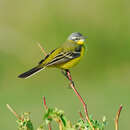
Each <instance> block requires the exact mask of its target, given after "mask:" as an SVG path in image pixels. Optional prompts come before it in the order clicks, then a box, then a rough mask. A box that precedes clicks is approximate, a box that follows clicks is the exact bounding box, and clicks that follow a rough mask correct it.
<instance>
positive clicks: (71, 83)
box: [65, 70, 95, 130]
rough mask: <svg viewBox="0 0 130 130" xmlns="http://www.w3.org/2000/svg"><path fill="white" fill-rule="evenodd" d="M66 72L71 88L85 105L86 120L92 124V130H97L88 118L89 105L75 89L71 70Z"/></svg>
mask: <svg viewBox="0 0 130 130" xmlns="http://www.w3.org/2000/svg"><path fill="white" fill-rule="evenodd" d="M65 71H66V77H67V78H68V79H69V81H70V86H71V88H72V89H73V90H74V92H75V94H76V95H77V96H78V98H79V100H80V102H81V103H82V104H83V108H84V112H85V117H86V120H87V121H88V123H89V124H90V126H91V128H92V130H95V128H94V127H93V125H92V123H91V121H90V119H89V116H88V110H87V105H86V104H85V102H84V100H83V98H82V97H81V96H80V94H79V92H78V90H77V89H76V88H75V85H74V82H73V81H72V77H71V74H70V71H69V70H65Z"/></svg>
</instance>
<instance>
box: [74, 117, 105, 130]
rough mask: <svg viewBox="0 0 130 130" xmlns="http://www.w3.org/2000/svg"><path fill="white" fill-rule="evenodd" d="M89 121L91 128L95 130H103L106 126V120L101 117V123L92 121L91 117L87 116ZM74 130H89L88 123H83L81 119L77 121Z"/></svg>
mask: <svg viewBox="0 0 130 130" xmlns="http://www.w3.org/2000/svg"><path fill="white" fill-rule="evenodd" d="M89 119H90V121H91V123H92V125H93V127H94V128H95V129H96V130H104V128H105V126H106V118H105V117H103V119H102V121H99V120H93V118H92V116H89ZM75 128H76V129H80V130H86V129H87V130H91V126H90V124H89V123H88V122H84V121H83V120H82V119H80V120H78V122H77V123H76V125H75Z"/></svg>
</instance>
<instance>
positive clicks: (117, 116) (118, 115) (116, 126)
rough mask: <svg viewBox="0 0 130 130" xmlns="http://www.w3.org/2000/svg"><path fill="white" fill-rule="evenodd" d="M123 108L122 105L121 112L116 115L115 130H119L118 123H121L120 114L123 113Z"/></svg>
mask: <svg viewBox="0 0 130 130" xmlns="http://www.w3.org/2000/svg"><path fill="white" fill-rule="evenodd" d="M122 108H123V106H122V105H120V108H119V110H118V112H117V114H116V118H115V130H118V129H119V127H118V122H119V117H120V113H121V111H122Z"/></svg>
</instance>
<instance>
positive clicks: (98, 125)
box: [7, 97, 122, 130]
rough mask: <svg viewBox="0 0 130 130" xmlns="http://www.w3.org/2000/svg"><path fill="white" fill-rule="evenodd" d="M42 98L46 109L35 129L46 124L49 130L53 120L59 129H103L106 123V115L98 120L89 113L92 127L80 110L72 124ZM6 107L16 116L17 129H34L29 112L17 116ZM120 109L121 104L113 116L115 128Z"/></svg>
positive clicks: (39, 128)
mask: <svg viewBox="0 0 130 130" xmlns="http://www.w3.org/2000/svg"><path fill="white" fill-rule="evenodd" d="M43 100H44V108H45V109H46V111H45V113H44V115H43V119H42V124H41V125H40V126H39V127H38V128H37V130H45V128H46V126H48V129H49V130H52V129H53V128H52V126H51V122H52V121H55V122H56V123H57V124H58V126H59V130H92V129H94V130H105V126H106V124H107V121H106V117H103V118H102V120H101V121H99V120H94V119H93V117H92V116H91V115H90V116H89V119H90V121H91V125H92V126H93V128H92V127H91V125H90V124H89V122H88V121H86V120H85V119H84V117H83V115H82V113H81V112H80V113H79V115H80V119H79V120H78V121H76V122H75V123H74V124H72V122H71V121H70V120H68V119H67V118H66V116H65V114H64V111H63V110H59V109H57V108H48V107H47V105H46V100H45V97H43ZM7 107H8V109H9V110H10V111H11V112H12V113H13V114H14V115H15V116H16V117H17V121H16V122H17V129H18V130H34V128H33V124H32V121H31V119H30V113H28V112H24V113H23V114H22V115H20V116H19V115H18V114H17V113H16V112H15V111H14V110H13V109H12V108H11V107H10V106H9V105H8V104H7ZM121 110H122V106H120V108H119V110H118V112H117V115H116V118H115V130H118V120H119V116H120V112H121Z"/></svg>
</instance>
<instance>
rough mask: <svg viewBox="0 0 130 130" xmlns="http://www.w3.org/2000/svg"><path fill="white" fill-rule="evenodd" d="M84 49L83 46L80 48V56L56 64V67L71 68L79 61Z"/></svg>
mask: <svg viewBox="0 0 130 130" xmlns="http://www.w3.org/2000/svg"><path fill="white" fill-rule="evenodd" d="M84 51H85V48H84V47H82V50H81V53H80V57H77V58H75V59H72V60H70V61H69V62H66V63H64V64H60V65H58V67H59V68H61V69H70V68H72V67H73V66H75V65H76V64H78V63H79V61H80V59H81V58H82V56H83V55H84Z"/></svg>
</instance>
